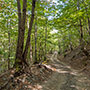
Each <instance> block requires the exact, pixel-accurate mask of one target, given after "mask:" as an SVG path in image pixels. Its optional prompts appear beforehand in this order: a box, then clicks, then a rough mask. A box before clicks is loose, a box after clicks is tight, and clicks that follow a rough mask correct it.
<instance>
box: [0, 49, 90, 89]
mask: <svg viewBox="0 0 90 90" xmlns="http://www.w3.org/2000/svg"><path fill="white" fill-rule="evenodd" d="M87 50H88V51H89V48H87ZM57 56H58V55H57V54H53V55H49V58H50V60H51V62H49V64H42V65H41V66H40V67H38V65H33V66H32V67H31V72H30V73H29V72H28V73H25V74H23V75H21V76H19V77H17V78H15V79H14V80H12V81H8V78H7V77H9V76H10V74H9V73H8V74H6V76H5V75H4V77H2V78H1V77H0V87H1V88H0V90H90V77H89V71H90V69H88V68H89V65H90V63H89V59H88V58H87V57H85V55H84V54H83V53H82V52H81V51H80V49H79V48H77V49H75V50H74V51H72V52H70V53H67V54H66V56H65V57H63V56H58V57H57ZM77 59H78V60H77ZM85 60H87V62H85ZM81 62H83V64H81ZM83 72H84V73H83ZM87 72H88V73H87ZM10 73H11V72H10ZM85 73H86V74H88V75H86V74H85ZM4 81H5V82H4ZM6 81H7V82H8V83H7V82H6ZM4 84H5V85H6V86H5V87H2V86H4Z"/></svg>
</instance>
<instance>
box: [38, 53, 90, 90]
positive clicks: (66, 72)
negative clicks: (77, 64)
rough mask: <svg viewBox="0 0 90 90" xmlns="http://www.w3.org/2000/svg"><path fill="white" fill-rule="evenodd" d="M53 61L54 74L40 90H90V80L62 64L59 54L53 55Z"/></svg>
mask: <svg viewBox="0 0 90 90" xmlns="http://www.w3.org/2000/svg"><path fill="white" fill-rule="evenodd" d="M51 60H52V66H53V67H54V69H53V71H54V73H53V74H52V76H51V77H50V78H49V79H48V80H47V81H45V82H44V83H42V84H41V85H40V86H41V89H39V90H90V78H87V77H86V76H85V75H84V74H83V73H79V71H78V70H74V69H72V68H71V67H70V66H67V65H66V64H64V63H63V62H60V61H59V60H58V59H57V54H54V55H52V57H51Z"/></svg>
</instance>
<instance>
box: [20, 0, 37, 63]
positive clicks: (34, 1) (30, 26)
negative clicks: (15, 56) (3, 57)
mask: <svg viewBox="0 0 90 90" xmlns="http://www.w3.org/2000/svg"><path fill="white" fill-rule="evenodd" d="M35 3H36V0H33V1H32V15H31V21H30V23H29V30H28V37H27V40H26V46H25V50H24V52H23V56H22V57H23V60H24V61H26V58H27V54H28V48H29V47H30V40H31V37H30V36H31V30H32V26H33V21H34V14H35Z"/></svg>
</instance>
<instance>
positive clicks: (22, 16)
mask: <svg viewBox="0 0 90 90" xmlns="http://www.w3.org/2000/svg"><path fill="white" fill-rule="evenodd" d="M17 7H18V42H17V49H16V59H15V65H14V66H17V65H22V63H23V62H24V61H23V58H22V54H23V45H24V33H25V21H26V8H27V0H23V10H22V12H23V13H21V4H20V0H17Z"/></svg>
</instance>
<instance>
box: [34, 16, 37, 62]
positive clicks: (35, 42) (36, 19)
mask: <svg viewBox="0 0 90 90" xmlns="http://www.w3.org/2000/svg"><path fill="white" fill-rule="evenodd" d="M34 63H37V16H36V20H35V62H34Z"/></svg>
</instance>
